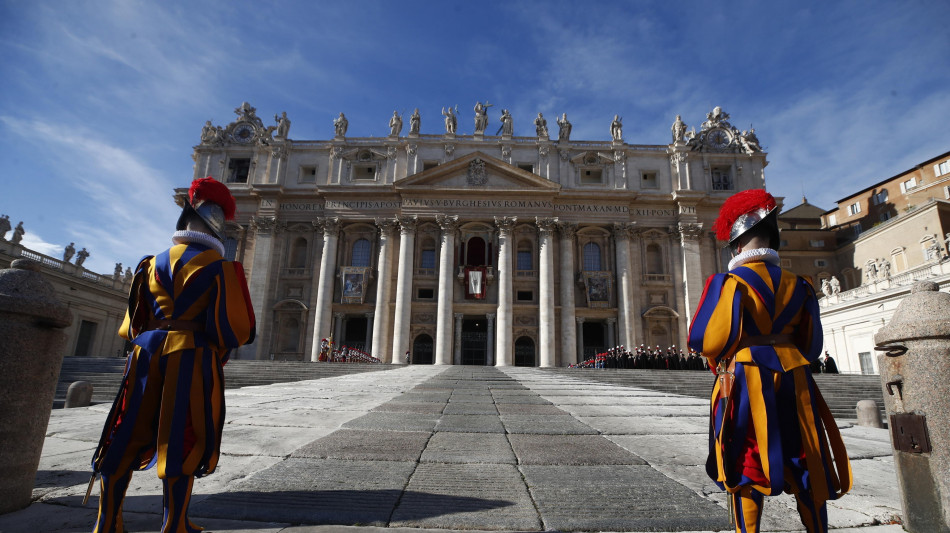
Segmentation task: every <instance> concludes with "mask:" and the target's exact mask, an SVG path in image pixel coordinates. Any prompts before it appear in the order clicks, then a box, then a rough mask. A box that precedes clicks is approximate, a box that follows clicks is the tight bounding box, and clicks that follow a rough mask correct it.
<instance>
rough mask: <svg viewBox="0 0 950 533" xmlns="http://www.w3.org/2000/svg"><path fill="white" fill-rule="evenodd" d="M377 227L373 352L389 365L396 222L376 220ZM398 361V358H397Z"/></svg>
mask: <svg viewBox="0 0 950 533" xmlns="http://www.w3.org/2000/svg"><path fill="white" fill-rule="evenodd" d="M376 225H377V226H378V227H379V263H378V264H377V265H376V269H377V271H376V272H377V277H376V309H375V314H374V318H373V351H372V352H370V353H371V354H377V355H376V357H379V359H380V360H381V361H382V362H384V363H391V362H392V361H393V359H392V358H391V357H390V354H391V352H390V351H389V344H388V343H387V342H386V341H387V340H389V316H390V313H389V300H390V299H391V298H392V278H393V273H392V257H391V256H392V241H393V230H394V229H395V228H396V221H395V220H393V219H382V218H377V219H376ZM396 360H397V361H398V360H399V358H398V357H397V358H396Z"/></svg>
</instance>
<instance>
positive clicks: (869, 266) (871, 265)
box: [864, 259, 877, 283]
mask: <svg viewBox="0 0 950 533" xmlns="http://www.w3.org/2000/svg"><path fill="white" fill-rule="evenodd" d="M864 268H865V270H866V272H865V277H867V279H868V283H874V281H876V280H877V263H875V262H874V260H873V259H871V260H869V261H868V262H867V263H866V264H865V265H864Z"/></svg>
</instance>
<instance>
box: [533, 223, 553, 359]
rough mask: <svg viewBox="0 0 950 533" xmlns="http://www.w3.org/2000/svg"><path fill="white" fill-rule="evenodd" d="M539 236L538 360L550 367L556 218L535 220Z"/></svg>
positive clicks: (551, 356) (551, 357)
mask: <svg viewBox="0 0 950 533" xmlns="http://www.w3.org/2000/svg"><path fill="white" fill-rule="evenodd" d="M535 222H536V223H537V225H538V232H539V236H540V243H539V249H540V250H539V251H540V253H541V257H540V260H539V261H538V263H539V265H540V269H539V272H538V281H539V290H538V292H539V293H540V294H539V295H538V303H539V305H538V344H539V350H538V355H539V357H538V359H539V363H540V364H539V366H542V367H552V366H556V365H555V358H554V355H555V354H554V229H555V228H556V227H557V219H556V218H540V217H538V218H536V219H535Z"/></svg>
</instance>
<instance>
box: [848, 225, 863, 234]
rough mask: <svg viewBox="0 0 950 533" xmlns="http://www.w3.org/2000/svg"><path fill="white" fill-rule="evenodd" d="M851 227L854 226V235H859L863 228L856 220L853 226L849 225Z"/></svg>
mask: <svg viewBox="0 0 950 533" xmlns="http://www.w3.org/2000/svg"><path fill="white" fill-rule="evenodd" d="M851 227H852V228H854V234H855V235H860V234H861V232H862V231H864V229H863V228H861V223H860V222H858V223H857V224H855V225H854V226H851Z"/></svg>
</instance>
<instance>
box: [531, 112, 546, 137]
mask: <svg viewBox="0 0 950 533" xmlns="http://www.w3.org/2000/svg"><path fill="white" fill-rule="evenodd" d="M534 131H535V132H536V133H537V134H538V138H539V139H547V138H548V121H547V119H545V118H544V115H542V114H541V113H538V118H536V119H534Z"/></svg>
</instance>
